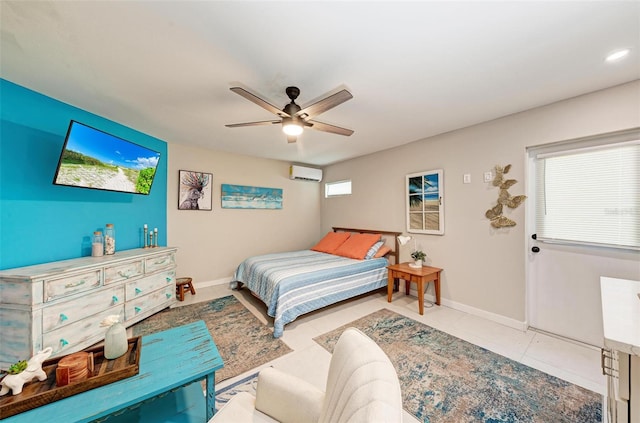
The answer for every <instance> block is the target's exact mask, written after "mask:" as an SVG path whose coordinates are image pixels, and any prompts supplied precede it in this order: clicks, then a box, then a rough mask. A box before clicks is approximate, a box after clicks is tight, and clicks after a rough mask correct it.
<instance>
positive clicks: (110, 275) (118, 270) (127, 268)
mask: <svg viewBox="0 0 640 423" xmlns="http://www.w3.org/2000/svg"><path fill="white" fill-rule="evenodd" d="M143 273H144V269H143V265H142V260H137V261H130V262H127V263H124V264H118V265H115V266H109V267H105V269H104V284H105V285H107V284H109V283H113V282H118V281H121V280H125V279H131V278H134V277H136V276H140V275H142V274H143Z"/></svg>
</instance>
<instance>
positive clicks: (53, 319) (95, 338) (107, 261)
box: [0, 247, 176, 369]
mask: <svg viewBox="0 0 640 423" xmlns="http://www.w3.org/2000/svg"><path fill="white" fill-rule="evenodd" d="M175 256H176V248H171V247H156V248H146V249H144V248H139V249H134V250H126V251H120V252H117V253H115V254H114V255H110V256H102V257H82V258H77V259H71V260H63V261H57V262H52V263H45V264H38V265H34V266H26V267H19V268H15V269H7V270H2V271H0V368H2V369H6V368H8V366H10V365H11V364H13V363H15V362H16V361H19V360H26V359H28V358H30V357H31V356H32V355H33V354H34V353H35V352H37V351H40V350H42V349H44V348H46V347H52V348H53V355H52V356H53V357H55V356H60V355H66V354H69V353H72V352H76V351H79V350H82V349H84V348H86V347H88V346H90V345H93V344H95V343H96V342H100V341H102V340H103V339H104V335H105V333H106V331H107V328H106V327H101V326H100V323H101V322H102V321H103V320H104V319H105V318H106V317H107V316H109V315H114V314H116V315H119V316H120V321H121V322H123V325H124V326H126V327H128V326H131V325H132V324H134V323H136V322H138V321H140V320H142V319H144V318H145V317H148V316H150V315H152V314H154V313H156V312H158V311H160V310H162V309H164V308H166V307H169V306H170V305H171V304H172V303H173V302H174V301H175V293H176V285H175V278H176V257H175Z"/></svg>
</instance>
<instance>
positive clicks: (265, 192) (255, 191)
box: [222, 184, 282, 209]
mask: <svg viewBox="0 0 640 423" xmlns="http://www.w3.org/2000/svg"><path fill="white" fill-rule="evenodd" d="M222 208H223V209H281V208H282V189H281V188H263V187H250V186H243V185H230V184H222Z"/></svg>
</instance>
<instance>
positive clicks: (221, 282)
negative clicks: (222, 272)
mask: <svg viewBox="0 0 640 423" xmlns="http://www.w3.org/2000/svg"><path fill="white" fill-rule="evenodd" d="M229 282H231V277H228V278H222V279H216V280H213V281H204V282H194V283H193V285H194V286H195V288H196V289H197V288H206V287H208V286H217V285H226V284H228V283H229Z"/></svg>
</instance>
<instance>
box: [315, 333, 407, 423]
mask: <svg viewBox="0 0 640 423" xmlns="http://www.w3.org/2000/svg"><path fill="white" fill-rule="evenodd" d="M319 421H320V423H347V422H348V423H356V422H362V423H365V422H393V423H397V422H401V421H402V397H401V392H400V382H399V381H398V375H397V373H396V371H395V369H394V367H393V364H392V363H391V361H390V360H389V358H388V357H387V355H386V354H385V353H384V351H382V349H380V347H379V346H378V345H377V344H376V343H375V342H373V340H372V339H371V338H369V337H368V336H366V335H365V334H364V333H362V332H361V331H359V330H358V329H356V328H348V329H347V330H345V331H344V332H343V333H342V335H341V336H340V339H339V340H338V343H337V344H336V346H335V348H334V350H333V356H332V357H331V364H330V366H329V376H328V378H327V388H326V394H325V402H324V405H323V409H322V414H321V416H320V420H319Z"/></svg>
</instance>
